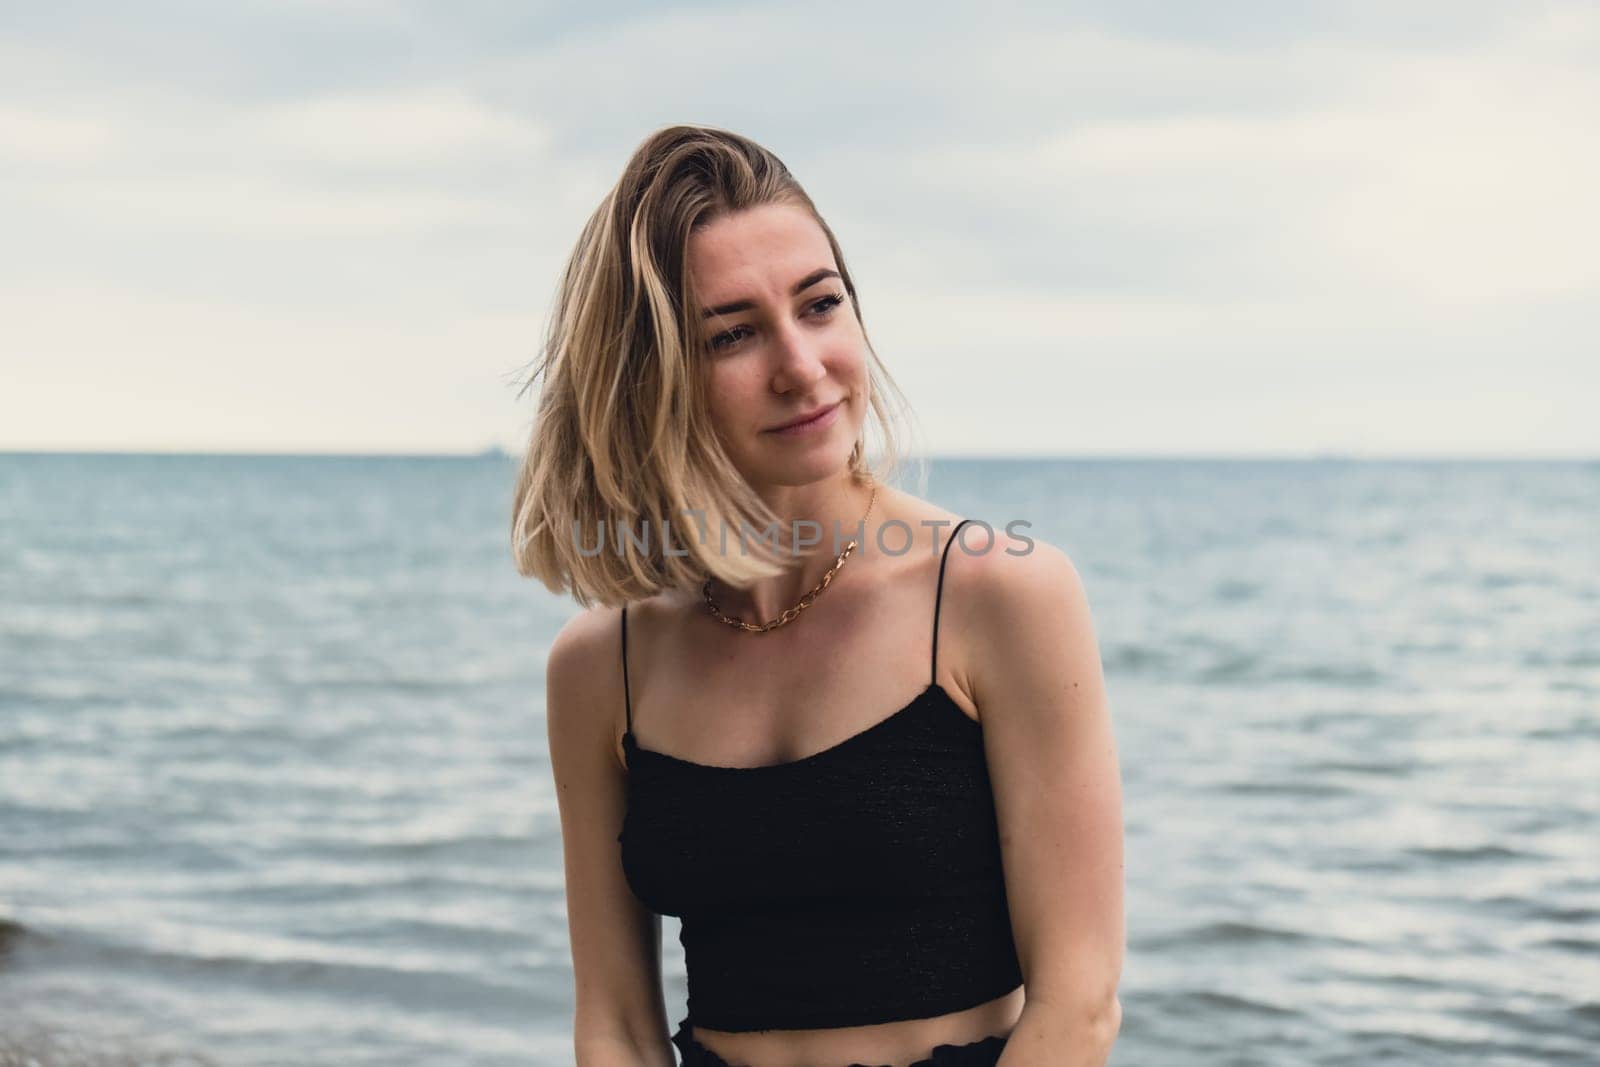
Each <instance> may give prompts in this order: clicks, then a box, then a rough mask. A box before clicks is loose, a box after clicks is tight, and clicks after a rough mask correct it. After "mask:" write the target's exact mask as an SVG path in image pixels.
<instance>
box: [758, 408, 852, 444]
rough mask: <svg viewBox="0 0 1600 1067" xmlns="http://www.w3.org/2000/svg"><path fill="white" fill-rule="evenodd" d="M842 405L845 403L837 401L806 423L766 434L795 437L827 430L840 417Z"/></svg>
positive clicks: (769, 431)
mask: <svg viewBox="0 0 1600 1067" xmlns="http://www.w3.org/2000/svg"><path fill="white" fill-rule="evenodd" d="M842 403H843V401H837V400H836V401H834V403H833V404H832V405H831V406H830V407H828V408H827V409H825V410H824V411H823V412H822V413H821V414H819V415H817V416H816V417H815V418H812V419H809V420H807V421H805V422H801V423H796V424H795V425H793V426H785V427H783V428H782V429H778V430H768V431H766V432H767V433H775V434H781V435H783V436H785V437H795V436H799V435H801V434H808V433H815V432H816V431H818V430H822V429H826V428H827V427H828V426H830V425H832V424H833V421H834V420H835V419H836V418H838V417H839V405H840V404H842Z"/></svg>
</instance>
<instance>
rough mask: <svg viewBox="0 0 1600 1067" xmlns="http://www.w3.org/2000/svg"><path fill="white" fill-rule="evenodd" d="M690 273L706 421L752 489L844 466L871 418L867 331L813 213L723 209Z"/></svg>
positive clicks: (697, 240) (812, 478) (691, 260)
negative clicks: (797, 423)
mask: <svg viewBox="0 0 1600 1067" xmlns="http://www.w3.org/2000/svg"><path fill="white" fill-rule="evenodd" d="M688 270H689V276H690V284H691V286H692V287H693V292H694V293H695V297H696V299H697V301H698V305H699V306H698V307H696V308H693V309H691V313H692V314H694V315H695V316H696V321H695V326H696V327H697V328H698V330H699V338H700V342H701V346H702V350H703V351H704V353H705V355H704V365H705V367H706V372H705V373H706V376H707V378H706V387H707V389H706V395H707V402H708V404H709V408H710V414H711V418H712V421H713V424H714V425H715V427H716V430H717V434H718V436H719V437H720V438H721V440H722V443H723V447H724V448H725V449H726V450H727V452H728V455H729V457H730V458H731V459H732V460H733V462H734V464H735V465H736V466H737V467H738V468H739V470H740V472H741V473H742V474H744V476H745V478H746V479H747V480H748V481H749V482H750V483H751V484H752V485H754V486H756V487H757V488H758V489H759V488H761V487H762V486H797V485H807V484H810V483H812V482H816V481H819V480H821V479H824V478H828V477H830V476H835V475H838V474H839V473H841V472H842V471H843V470H845V469H846V468H847V467H848V465H849V459H850V452H851V449H852V448H854V446H855V442H856V439H857V437H858V436H859V435H860V433H861V428H862V425H863V421H864V419H865V418H866V408H867V393H866V389H867V380H866V362H865V353H866V338H865V337H863V336H862V333H861V328H860V324H859V323H858V322H857V321H856V317H855V311H854V309H853V308H852V307H851V305H850V296H849V294H848V293H846V292H845V288H844V284H843V282H842V281H841V280H840V278H839V274H838V264H836V263H835V262H834V259H833V250H832V248H831V247H830V246H829V244H828V238H827V235H826V234H824V233H823V232H822V228H821V227H820V226H818V225H817V223H816V220H814V219H813V218H812V217H811V215H810V214H809V213H808V212H806V211H805V210H804V209H802V208H797V207H793V206H790V205H787V204H784V205H777V204H769V205H763V206H761V207H757V208H751V209H749V210H747V211H742V212H738V213H736V214H733V215H727V216H724V217H722V218H720V219H717V220H716V221H715V222H712V223H711V224H710V225H708V226H706V227H705V228H704V229H702V230H700V231H699V232H697V233H695V234H693V235H692V236H691V237H690V239H689V251H688ZM830 406H831V407H832V410H830V411H827V412H826V413H824V414H823V415H822V416H820V417H819V418H818V419H817V420H816V421H815V422H813V423H811V424H808V425H806V426H803V427H800V428H798V429H796V430H794V431H790V432H782V433H780V432H778V431H777V427H780V426H783V425H784V424H786V423H791V422H793V421H794V420H796V419H798V418H800V417H801V416H803V415H807V414H810V413H813V412H815V411H817V410H818V409H821V408H824V407H830Z"/></svg>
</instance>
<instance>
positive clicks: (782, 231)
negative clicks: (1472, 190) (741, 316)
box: [688, 204, 838, 304]
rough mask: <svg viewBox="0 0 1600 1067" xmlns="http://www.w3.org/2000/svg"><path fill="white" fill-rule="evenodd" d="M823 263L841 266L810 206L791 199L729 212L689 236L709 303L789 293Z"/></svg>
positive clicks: (691, 260) (692, 262) (695, 273)
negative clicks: (797, 204) (798, 203)
mask: <svg viewBox="0 0 1600 1067" xmlns="http://www.w3.org/2000/svg"><path fill="white" fill-rule="evenodd" d="M819 267H833V268H835V269H837V267H838V264H836V263H834V261H833V249H832V248H831V247H830V246H829V244H828V237H827V235H826V234H825V233H823V232H822V227H821V226H818V225H817V221H816V220H815V219H813V218H812V217H811V214H810V213H809V212H808V211H806V210H805V209H804V208H799V207H795V206H793V205H790V204H763V205H761V206H760V207H754V208H749V209H747V210H745V211H739V212H736V213H734V214H732V215H724V216H723V217H721V218H719V219H717V220H716V221H715V222H712V223H710V224H709V225H707V226H706V227H705V228H704V229H702V230H699V231H697V232H695V233H694V234H692V235H691V236H690V238H689V253H688V270H689V277H690V280H691V282H692V284H693V286H694V290H695V293H696V295H697V296H698V297H699V299H700V301H701V302H702V303H706V304H720V303H724V302H726V301H731V300H736V299H742V298H745V297H750V296H755V295H758V294H759V293H760V292H761V291H763V290H767V291H770V292H771V293H773V294H774V295H777V296H782V297H787V296H788V294H789V287H790V286H791V285H793V284H794V283H795V282H796V281H798V280H799V279H800V278H802V277H804V276H805V275H807V274H809V273H810V272H812V271H814V270H816V269H818V268H819Z"/></svg>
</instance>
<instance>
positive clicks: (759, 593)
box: [513, 126, 1123, 1067]
mask: <svg viewBox="0 0 1600 1067" xmlns="http://www.w3.org/2000/svg"><path fill="white" fill-rule="evenodd" d="M930 310H934V309H930ZM541 375H542V377H543V379H544V382H543V389H542V393H541V398H540V404H539V412H538V417H537V419H536V422H535V426H534V429H533V434H532V439H531V441H530V444H529V448H528V452H527V455H526V458H525V460H524V463H523V467H522V471H521V475H520V477H519V479H518V485H517V489H516V498H515V507H514V520H513V541H514V546H515V554H516V558H517V562H518V568H519V570H520V571H521V572H522V573H523V574H527V575H532V576H536V577H538V578H539V579H540V580H541V581H543V582H544V583H545V584H546V585H547V586H548V587H549V588H550V589H552V590H553V591H557V592H567V591H570V592H571V593H572V595H573V596H574V597H575V598H576V599H577V600H578V602H579V603H580V604H581V605H583V606H584V607H585V608H586V609H587V610H585V611H584V612H582V613H580V614H579V615H578V616H577V617H575V618H573V619H572V620H571V621H570V622H568V624H567V625H566V626H565V628H564V629H562V631H561V633H560V634H559V636H558V637H557V638H556V640H555V642H554V644H553V646H552V648H551V649H550V653H549V663H548V668H547V707H546V714H547V724H548V733H549V744H550V759H551V764H552V768H553V774H554V778H555V786H556V796H557V799H558V803H559V810H560V821H561V832H562V844H563V860H564V866H565V876H566V891H567V895H566V900H567V917H568V923H569V931H570V935H571V946H572V960H573V971H574V978H575V985H576V990H575V996H576V1011H575V1018H574V1030H575V1032H574V1043H575V1048H576V1052H577V1060H578V1063H579V1064H580V1065H581V1067H611V1065H619V1067H620V1065H629V1067H632V1065H639V1064H651V1065H657V1064H669V1065H670V1064H673V1063H674V1062H675V1060H674V1054H673V1048H674V1047H676V1049H677V1051H678V1053H680V1054H681V1056H682V1062H683V1063H684V1064H701V1065H707V1067H729V1065H750V1067H800V1065H811V1067H815V1065H829V1067H843V1065H846V1064H850V1065H861V1064H874V1065H877V1064H892V1065H895V1067H904V1065H907V1064H939V1065H950V1067H955V1065H958V1064H961V1065H965V1064H989V1065H992V1064H997V1063H998V1064H1003V1065H1004V1067H1043V1065H1046V1064H1048V1065H1050V1067H1061V1065H1064V1064H1065V1065H1089V1064H1102V1063H1104V1062H1105V1059H1106V1057H1107V1055H1108V1053H1109V1049H1110V1046H1111V1043H1112V1041H1113V1039H1114V1037H1115V1035H1116V1032H1117V1029H1118V1025H1119V1022H1120V1018H1121V1009H1120V1005H1119V1003H1118V1000H1117V997H1116V986H1117V982H1118V979H1119V976H1120V972H1121V961H1122V948H1123V917H1122V827H1121V813H1120V805H1121V798H1120V785H1119V780H1118V768H1117V761H1116V754H1115V746H1114V740H1113V735H1112V730H1111V724H1110V721H1109V714H1108V711H1107V707H1106V699H1105V693H1104V687H1103V681H1102V677H1101V666H1100V659H1099V652H1098V648H1097V645H1096V641H1095V637H1094V633H1093V627H1092V624H1091V620H1090V615H1089V609H1088V605H1087V600H1086V597H1085V595H1084V591H1083V587H1082V585H1081V583H1080V581H1079V577H1078V574H1077V572H1076V570H1075V569H1074V567H1073V565H1072V563H1071V562H1070V561H1069V560H1068V559H1067V557H1066V556H1065V555H1064V554H1063V553H1062V552H1061V551H1060V550H1059V549H1056V548H1054V547H1052V546H1050V545H1047V544H1044V543H1042V542H1036V541H1027V540H1025V539H1014V538H1007V537H1004V536H999V537H996V536H995V535H994V534H993V532H992V531H991V532H990V533H987V534H986V533H985V529H984V526H982V525H980V524H975V523H971V522H967V523H964V524H963V523H962V520H961V519H960V517H959V516H956V515H953V514H951V513H950V512H948V511H945V510H944V509H942V508H939V507H936V506H934V505H932V504H929V503H927V502H925V501H923V500H920V499H918V498H917V497H915V496H912V495H910V494H908V493H905V492H902V491H899V490H897V489H895V488H893V487H891V486H890V485H888V484H887V482H886V477H885V475H886V472H887V471H890V470H892V469H893V461H894V448H893V431H892V429H891V428H890V424H889V420H888V418H887V415H888V411H887V408H886V406H885V405H884V403H883V400H882V394H883V386H884V385H886V384H887V383H888V381H889V379H888V375H887V372H886V371H884V370H883V368H882V365H881V364H880V363H879V362H878V360H877V357H876V355H875V354H874V353H873V352H872V350H871V348H870V346H869V344H868V342H867V337H866V330H865V326H864V325H863V322H862V319H861V313H860V308H859V305H858V303H857V299H856V288H855V285H854V283H853V282H852V281H851V278H850V274H849V272H848V270H846V268H845V263H844V256H843V254H842V252H841V251H840V248H839V245H838V243H837V241H836V240H835V238H834V235H833V233H832V231H831V230H830V229H829V228H828V226H827V224H826V223H825V222H824V221H823V220H822V218H821V216H820V215H819V214H818V212H817V211H816V209H815V208H814V207H813V206H812V202H811V200H810V199H809V198H808V197H807V195H806V194H805V193H804V192H803V191H802V189H801V188H800V186H799V184H798V183H797V182H796V181H795V179H794V178H793V177H792V175H791V174H790V173H789V171H788V170H787V169H786V168H785V167H784V165H783V164H782V163H781V162H780V161H779V160H778V159H777V158H776V157H775V156H773V155H772V154H771V153H770V152H768V151H766V150H765V149H763V148H762V147H760V146H759V145H756V144H754V143H752V142H750V141H749V140H747V139H745V138H743V137H739V136H737V135H735V134H732V133H729V132H727V131H723V130H718V129H713V128H707V127H693V126H674V127H669V128H665V129H662V130H659V131H657V132H656V133H654V134H653V135H651V136H650V137H649V138H647V139H646V140H645V141H644V143H643V144H641V145H640V147H639V148H638V150H637V151H636V152H635V154H634V156H633V158H632V159H631V160H630V161H629V163H628V166H627V168H626V170H625V172H624V173H623V175H622V177H621V179H620V180H619V181H618V183H617V184H616V186H615V187H614V188H613V189H612V190H611V192H610V193H609V194H608V195H607V197H606V199H605V201H604V202H603V203H602V204H601V206H600V207H599V209H598V210H597V211H596V213H595V214H594V216H593V217H592V218H591V219H590V220H589V222H588V224H587V225H586V227H585V228H584V230H583V233H582V236H581V238H580V240H579V242H578V246H577V249H576V251H575V252H574V254H573V256H572V258H571V260H570V262H569V264H568V267H567V270H566V272H565V274H564V276H563V279H562V283H561V286H560V291H559V294H558V297H557V301H556V308H555V313H554V315H553V319H552V322H551V326H550V333H549V337H548V339H547V344H546V347H545V350H544V352H543V355H542V358H541V360H540V365H539V368H538V371H537V372H536V375H535V377H538V376H541ZM880 379H881V380H880ZM869 413H870V414H871V415H872V416H873V417H874V419H875V421H876V423H877V425H878V426H879V429H880V432H881V434H882V436H883V437H884V439H885V441H886V442H887V445H886V449H885V454H886V456H887V459H886V461H885V466H884V468H883V469H882V470H879V471H874V470H872V469H871V467H870V466H869V465H868V463H867V461H866V458H865V452H866V447H865V431H866V428H867V422H868V416H869ZM769 524H776V525H769ZM763 532H765V533H766V534H767V535H768V538H767V539H766V540H763V539H762V538H760V537H758V536H755V535H757V534H760V533H763ZM742 535H748V536H742ZM958 544H959V548H958V550H956V551H952V550H951V549H952V547H953V546H956V545H958ZM941 615H942V618H941ZM890 709H898V710H895V711H893V712H892V713H889V712H890ZM886 713H887V714H886ZM662 914H672V915H677V916H680V917H681V919H682V934H681V937H682V941H683V946H684V953H685V967H686V970H687V979H688V991H689V997H688V1014H687V1016H686V1017H685V1018H684V1019H683V1020H682V1021H680V1022H679V1024H678V1027H677V1029H676V1031H675V1032H673V1033H671V1034H670V1035H669V1033H668V1021H667V1018H666V1011H665V1005H664V998H663V989H662V982H661V957H660V946H661V925H660V916H661V915H662Z"/></svg>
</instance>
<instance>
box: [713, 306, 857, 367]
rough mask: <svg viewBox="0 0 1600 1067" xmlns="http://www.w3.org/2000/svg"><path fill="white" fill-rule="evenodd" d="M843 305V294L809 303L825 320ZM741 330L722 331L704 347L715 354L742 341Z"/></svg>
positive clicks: (738, 328) (741, 328)
mask: <svg viewBox="0 0 1600 1067" xmlns="http://www.w3.org/2000/svg"><path fill="white" fill-rule="evenodd" d="M843 303H844V294H843V293H829V294H828V295H827V296H825V297H822V298H821V299H820V300H813V301H812V302H811V310H812V312H813V313H814V314H815V315H816V316H817V317H818V318H827V317H828V316H829V315H831V314H833V309H834V308H836V307H838V306H839V305H840V304H843ZM743 329H746V327H744V326H735V327H734V328H733V329H731V330H723V331H722V332H721V333H719V334H717V335H715V336H714V337H712V338H711V339H710V340H709V341H707V342H706V345H707V347H709V348H710V349H711V350H712V351H713V352H715V351H718V350H719V349H723V348H726V347H728V346H729V345H731V344H736V343H738V342H739V341H740V340H742V338H741V337H740V334H739V331H740V330H743Z"/></svg>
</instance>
